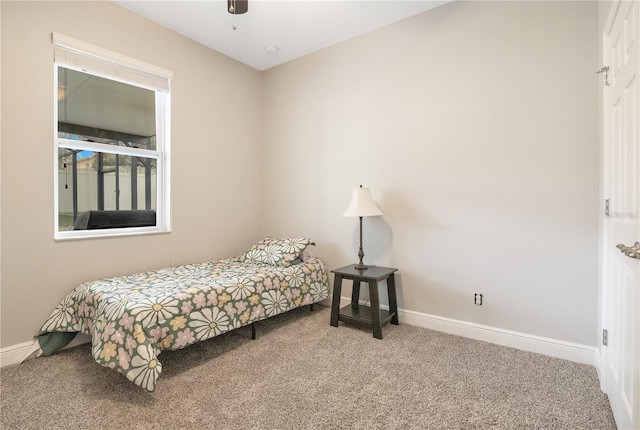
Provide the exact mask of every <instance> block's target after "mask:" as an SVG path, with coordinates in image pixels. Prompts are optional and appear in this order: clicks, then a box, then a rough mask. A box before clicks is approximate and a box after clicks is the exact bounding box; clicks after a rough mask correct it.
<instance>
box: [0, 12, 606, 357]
mask: <svg viewBox="0 0 640 430" xmlns="http://www.w3.org/2000/svg"><path fill="white" fill-rule="evenodd" d="M1 5H2V6H1V7H2V9H1V19H2V70H1V76H2V86H1V91H2V106H1V109H2V114H3V115H2V124H1V126H2V132H1V133H2V135H1V136H2V141H1V144H2V147H1V150H2V158H1V162H2V166H1V167H2V169H1V176H0V182H1V183H2V198H1V202H0V204H1V206H2V210H3V213H2V218H1V222H2V224H1V225H2V230H1V234H2V238H1V250H0V252H1V255H2V261H1V269H2V274H1V278H0V280H1V286H2V291H1V294H2V297H1V298H2V305H1V306H2V307H1V311H2V318H1V323H2V343H1V346H2V347H7V346H10V345H15V344H17V343H20V342H25V341H27V340H29V339H30V338H31V337H32V336H33V334H35V332H36V331H37V329H38V328H39V325H40V324H41V322H42V321H43V320H44V318H46V317H47V316H48V314H49V312H50V311H51V309H52V308H53V307H54V306H55V305H56V304H57V303H58V301H59V300H60V299H61V298H62V297H63V296H64V294H65V293H66V292H67V291H69V290H70V289H71V288H73V287H74V286H75V285H77V284H78V283H79V282H82V281H86V280H90V279H95V278H98V277H102V276H110V275H115V274H122V273H131V272H134V271H140V270H146V269H151V268H157V267H161V266H166V265H170V264H180V263H186V262H193V261H200V260H205V259H213V258H221V257H224V256H228V255H234V254H237V253H239V252H241V251H242V250H244V248H245V247H246V246H247V245H248V244H250V243H251V242H252V241H254V240H255V239H257V238H258V237H260V236H262V235H263V234H273V235H305V236H309V237H311V238H312V239H313V240H315V241H316V242H317V244H318V246H317V247H316V253H318V254H319V255H320V256H321V257H322V258H324V259H325V260H326V261H327V263H328V265H329V267H330V268H334V267H338V266H341V265H344V264H347V263H348V262H350V261H354V260H355V259H356V252H357V240H358V232H357V220H356V219H352V218H343V217H342V213H343V211H344V210H345V208H346V206H347V203H348V200H349V197H350V189H351V187H353V186H357V185H358V184H363V185H365V186H369V187H371V188H372V192H373V196H374V198H375V199H376V200H377V202H378V203H379V206H380V208H381V209H382V211H383V212H384V216H382V217H377V218H368V219H365V222H364V234H365V253H366V257H365V261H366V262H369V263H372V264H378V265H392V266H395V267H398V268H399V269H400V272H399V273H400V276H399V305H400V306H401V307H402V308H404V309H408V310H413V311H417V312H423V313H428V314H434V315H440V316H444V317H450V318H455V319H460V320H464V321H470V322H477V323H480V324H487V325H491V326H495V327H501V328H505V329H510V330H516V331H520V332H524V333H530V334H534V335H541V336H547V337H551V338H556V339H559V340H566V341H571V342H577V343H581V344H586V345H595V344H596V336H597V330H596V325H597V264H598V258H597V255H598V247H597V243H598V235H597V232H598V204H599V199H598V83H599V81H598V77H597V76H596V75H595V74H594V72H595V70H597V69H598V68H599V64H598V19H597V6H596V5H595V3H591V2H531V3H529V2H511V3H502V2H468V3H467V2H459V1H456V2H454V3H451V4H448V5H445V6H443V7H440V8H437V9H435V10H433V11H430V12H427V13H425V14H423V15H420V16H417V17H414V18H411V19H409V20H406V21H403V22H400V23H397V24H394V25H391V26H389V27H386V28H384V29H381V30H378V31H375V32H373V33H370V34H367V35H364V36H361V37H358V38H355V39H352V40H350V41H348V42H345V43H342V44H339V45H336V46H334V47H331V48H328V49H325V50H323V51H320V52H317V53H315V54H312V55H309V56H307V57H304V58H301V59H299V60H296V61H293V62H290V63H288V64H285V65H282V66H280V67H277V68H274V69H271V70H269V71H267V72H264V73H259V72H256V71H254V70H252V69H250V68H248V67H246V66H243V65H241V64H239V63H237V62H235V61H233V60H230V59H228V58H226V57H224V56H222V55H220V54H217V53H215V52H213V51H210V50H207V49H206V48H204V47H202V46H200V45H198V44H195V43H193V42H191V41H188V40H187V39H185V38H183V37H181V36H178V35H176V34H174V33H172V32H170V31H168V30H166V29H163V28H161V27H159V26H157V25H155V24H152V23H150V22H148V21H145V20H143V19H141V18H140V17H137V16H136V15H133V14H131V13H129V12H128V11H126V10H124V9H121V8H119V7H117V6H115V5H113V4H111V3H103V2H78V3H69V2H43V3H33V2H17V3H12V2H6V1H3V2H2V3H1ZM69 23H72V24H73V25H71V24H69ZM54 31H55V32H59V33H62V34H65V35H68V36H71V37H74V38H77V39H80V40H83V41H85V42H88V43H91V44H94V45H97V46H100V47H103V48H105V49H109V50H112V51H116V52H118V53H121V54H123V55H127V56H130V57H134V58H137V59H140V60H142V61H146V62H148V63H150V64H154V65H157V66H159V67H163V68H165V69H168V70H172V71H173V72H174V81H173V95H172V98H173V108H172V163H173V165H172V168H173V176H172V199H173V205H172V206H173V232H172V233H171V234H165V235H156V236H145V237H135V238H117V239H100V240H85V241H73V242H54V241H53V220H54V216H53V213H52V210H53V197H52V189H53V173H52V171H51V170H52V160H51V157H52V155H53V142H52V129H53V124H52V123H53V100H52V99H51V95H52V91H53V88H52V85H53V84H54V83H53V77H52V46H51V43H50V34H51V32H54ZM236 118H244V120H243V121H242V123H241V125H240V126H237V127H234V123H233V122H234V121H235V119H236ZM232 119H233V120H232ZM25 160H29V161H28V163H25ZM25 194H28V195H29V197H30V198H29V199H26V198H24V196H25ZM474 292H481V293H483V294H484V295H485V304H484V305H483V306H474V305H473V304H472V303H473V300H472V299H473V293H474ZM347 294H348V291H345V295H347Z"/></svg>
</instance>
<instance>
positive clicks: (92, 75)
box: [53, 33, 171, 239]
mask: <svg viewBox="0 0 640 430" xmlns="http://www.w3.org/2000/svg"><path fill="white" fill-rule="evenodd" d="M53 43H54V54H55V55H54V58H55V61H54V75H55V85H56V91H55V98H56V100H55V106H56V108H55V116H56V118H55V156H54V158H55V163H54V166H55V167H54V171H55V174H54V182H55V188H54V193H55V198H54V201H55V218H56V222H55V237H56V239H64V238H80V237H96V236H112V235H123V234H142V233H156V232H164V231H169V229H170V211H169V161H170V160H169V112H170V106H169V105H170V80H171V73H170V72H168V71H166V70H163V69H159V68H157V67H154V66H150V65H147V64H144V63H141V62H138V61H136V60H133V59H130V58H127V57H124V56H121V55H118V54H115V53H112V52H109V51H105V50H103V49H101V48H97V47H95V46H91V45H88V44H85V43H83V42H79V41H76V40H73V39H70V38H68V37H66V36H62V35H60V34H56V33H54V34H53Z"/></svg>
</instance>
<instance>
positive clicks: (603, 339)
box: [602, 328, 609, 346]
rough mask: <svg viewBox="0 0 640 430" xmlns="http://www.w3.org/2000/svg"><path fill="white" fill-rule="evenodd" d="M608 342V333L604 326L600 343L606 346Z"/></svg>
mask: <svg viewBox="0 0 640 430" xmlns="http://www.w3.org/2000/svg"><path fill="white" fill-rule="evenodd" d="M608 343H609V333H608V332H607V329H606V328H603V329H602V344H603V345H604V346H607V344H608Z"/></svg>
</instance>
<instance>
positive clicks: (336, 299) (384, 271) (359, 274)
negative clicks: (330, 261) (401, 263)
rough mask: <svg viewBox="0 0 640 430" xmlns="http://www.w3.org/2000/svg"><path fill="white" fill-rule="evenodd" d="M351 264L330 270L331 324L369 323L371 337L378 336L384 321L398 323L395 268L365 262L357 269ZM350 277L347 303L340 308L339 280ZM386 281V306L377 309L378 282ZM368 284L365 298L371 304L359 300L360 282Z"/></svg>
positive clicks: (378, 302)
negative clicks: (331, 274) (361, 268)
mask: <svg viewBox="0 0 640 430" xmlns="http://www.w3.org/2000/svg"><path fill="white" fill-rule="evenodd" d="M355 266H356V265H355V264H351V265H349V266H345V267H341V268H339V269H335V270H332V271H331V272H332V273H334V274H335V276H334V278H333V300H332V302H331V325H332V326H334V327H337V326H338V321H347V322H349V321H350V322H360V323H365V324H368V325H370V326H371V329H372V330H373V337H375V338H377V339H382V326H383V325H384V324H386V323H388V322H391V324H394V325H398V303H397V301H396V282H395V277H394V274H395V272H397V271H398V269H394V268H392V267H380V266H369V268H368V269H365V270H358V269H356V268H355ZM343 279H350V280H351V281H353V292H352V293H351V303H350V304H348V305H347V306H344V307H343V308H342V309H340V294H341V293H342V280H343ZM385 280H386V281H387V293H388V294H389V310H388V311H385V310H380V298H379V296H378V283H379V282H380V281H385ZM361 282H366V283H368V284H369V298H370V300H371V306H365V305H361V304H359V299H360V283H361Z"/></svg>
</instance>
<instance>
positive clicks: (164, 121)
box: [52, 33, 173, 240]
mask: <svg viewBox="0 0 640 430" xmlns="http://www.w3.org/2000/svg"><path fill="white" fill-rule="evenodd" d="M52 41H53V45H54V64H53V69H54V73H53V75H54V97H53V100H54V124H55V125H54V139H53V140H54V157H53V164H54V169H53V170H54V193H53V194H54V229H55V231H54V238H55V239H56V240H68V239H86V238H99V237H114V236H131V235H141V234H156V233H168V232H170V231H171V204H170V200H171V199H170V196H171V192H170V191H171V189H170V161H171V157H170V136H171V132H170V130H171V127H170V122H171V115H170V113H171V109H170V107H171V79H172V78H173V74H172V73H171V72H170V71H167V70H164V69H161V68H159V67H156V66H152V65H150V64H146V63H143V62H140V61H138V60H135V59H133V58H129V57H125V56H123V55H120V54H117V53H114V52H111V51H107V50H105V49H102V48H99V47H97V46H93V45H90V44H88V43H85V42H81V41H79V40H75V39H72V38H70V37H67V36H64V35H61V34H59V33H53V34H52ZM58 67H64V68H66V69H72V70H77V71H80V72H83V73H88V74H91V75H94V76H99V77H102V78H106V79H110V80H113V81H117V82H122V83H124V84H128V85H133V86H137V87H141V88H146V89H149V90H153V91H155V94H156V149H155V150H149V149H140V148H129V147H122V146H115V145H108V144H101V143H94V142H83V141H78V140H71V139H63V138H59V137H58ZM63 148H64V149H72V150H79V151H82V150H88V151H92V152H102V153H110V154H118V155H127V156H137V157H144V158H152V159H155V160H156V169H157V170H156V174H157V178H156V181H157V184H156V225H155V226H151V227H129V228H110V229H99V230H72V231H60V230H59V224H58V217H59V195H58V190H59V188H58V185H59V184H58V181H59V175H58V153H59V150H60V149H63Z"/></svg>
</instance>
